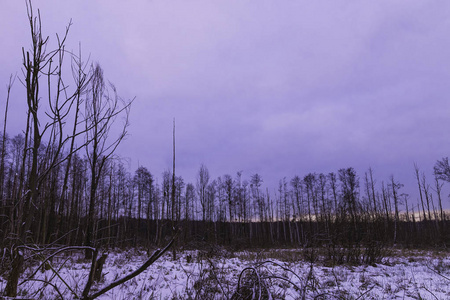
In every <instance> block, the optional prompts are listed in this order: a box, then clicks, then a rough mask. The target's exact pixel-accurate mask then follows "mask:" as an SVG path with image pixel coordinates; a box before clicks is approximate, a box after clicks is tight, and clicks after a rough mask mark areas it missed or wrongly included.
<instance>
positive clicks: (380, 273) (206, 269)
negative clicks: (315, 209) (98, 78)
mask: <svg viewBox="0 0 450 300" xmlns="http://www.w3.org/2000/svg"><path fill="white" fill-rule="evenodd" d="M82 257H83V255H82V254H81V253H71V254H70V255H68V256H61V257H57V258H56V257H55V259H54V260H53V261H52V268H53V270H52V268H47V269H49V270H46V271H38V272H37V273H36V275H35V276H34V277H33V278H34V279H33V280H28V281H26V282H24V283H23V284H21V285H19V289H18V291H19V295H18V296H20V297H23V298H32V299H58V298H60V296H59V295H58V294H59V293H60V294H61V295H62V296H63V297H64V299H73V298H75V295H78V296H80V295H81V293H82V291H83V288H84V286H85V283H86V281H87V277H88V275H89V268H90V262H89V261H86V260H84V259H82ZM147 259H148V255H147V253H146V252H145V251H143V250H135V249H132V250H128V251H111V252H110V253H109V254H108V258H107V260H106V263H105V266H104V269H103V276H102V279H101V281H100V282H99V283H96V284H95V285H94V286H93V287H92V290H93V291H94V290H98V289H100V288H102V287H103V286H105V285H107V284H108V283H110V282H113V281H115V280H117V279H119V278H121V277H123V276H125V275H127V274H129V273H130V272H132V271H133V270H136V269H137V268H138V267H139V266H140V265H141V264H142V263H143V262H144V261H145V260H147ZM36 267H37V265H34V266H28V268H27V269H26V270H25V272H24V273H23V274H22V280H21V281H23V279H24V278H27V277H28V276H30V275H31V274H32V272H34V271H35V270H36ZM2 275H3V276H2V277H1V278H0V290H3V289H4V288H5V286H6V280H5V277H6V274H2ZM21 281H20V282H21ZM43 281H48V282H51V283H52V285H53V286H52V285H47V286H46V287H45V288H43V287H44V283H43ZM238 285H239V289H238ZM252 295H253V296H255V299H258V297H259V295H261V299H302V297H305V299H449V298H450V258H449V256H448V252H438V251H419V250H414V251H412V250H411V251H410V250H392V251H390V252H389V254H387V255H386V256H384V258H382V259H381V262H380V263H376V264H372V265H352V264H342V265H334V266H333V265H331V264H330V263H329V261H327V260H326V259H325V257H322V256H321V254H319V253H318V251H314V250H312V251H311V249H309V250H292V249H277V250H261V251H240V252H230V251H228V250H224V249H218V248H212V249H207V250H204V251H200V250H195V251H187V250H186V251H182V252H178V253H177V257H176V259H175V260H173V256H172V253H169V252H167V253H166V254H165V255H164V256H163V257H161V258H160V259H159V260H158V261H156V262H155V263H154V264H153V265H151V266H150V267H149V268H148V269H147V270H146V271H144V272H143V273H141V274H140V275H139V276H137V277H135V278H133V279H131V280H130V281H128V282H126V283H125V284H122V285H120V286H118V287H116V288H115V289H113V290H110V291H109V292H108V293H106V294H104V295H102V296H101V297H100V298H98V299H117V300H119V299H252V298H251V297H252Z"/></svg>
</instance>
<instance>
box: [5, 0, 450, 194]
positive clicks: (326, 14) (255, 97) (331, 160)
mask: <svg viewBox="0 0 450 300" xmlns="http://www.w3.org/2000/svg"><path fill="white" fill-rule="evenodd" d="M0 3H1V10H0V37H1V39H2V47H1V49H2V50H1V54H2V55H0V64H1V66H2V67H1V69H0V82H3V84H0V95H1V97H0V99H1V100H0V101H1V107H0V113H1V114H2V115H3V112H4V99H5V98H6V84H7V82H8V78H9V75H10V74H11V73H16V72H18V75H20V74H21V73H20V67H21V55H22V53H21V47H22V46H25V47H28V46H29V45H30V38H29V28H28V26H27V19H26V9H25V2H24V1H17V0H0ZM34 6H35V7H39V8H40V9H41V15H42V20H43V29H44V32H45V33H46V34H47V35H50V37H51V38H52V39H53V38H54V36H55V35H54V34H55V33H56V32H58V33H60V34H61V33H62V32H63V31H64V28H65V26H66V25H67V23H68V21H69V20H70V19H72V21H73V26H72V28H71V32H70V35H69V43H68V45H69V47H70V48H72V49H75V50H77V49H78V43H79V42H81V45H82V49H83V53H84V56H85V57H86V58H87V57H88V55H90V57H91V60H92V61H98V62H99V63H100V64H101V66H102V67H103V69H104V72H105V76H106V77H107V78H108V79H109V80H110V81H111V82H113V83H114V84H115V85H116V87H117V89H118V91H119V94H120V95H121V96H122V97H123V98H127V99H128V98H133V97H135V96H136V100H135V102H134V103H133V106H132V111H131V116H130V121H131V127H130V129H129V132H130V136H129V137H128V139H127V140H126V141H125V142H124V144H123V145H122V146H121V147H120V149H119V152H120V153H121V154H122V155H123V156H126V157H129V158H130V161H131V171H133V170H134V168H136V167H137V164H138V163H139V164H141V165H144V166H146V167H147V168H148V169H149V170H150V171H151V172H152V173H153V174H155V175H156V176H158V177H160V175H161V173H162V172H163V171H164V170H165V169H169V168H170V166H171V151H172V149H171V147H172V144H171V139H172V120H173V118H176V124H177V127H176V128H177V172H178V174H179V175H182V176H183V177H184V178H185V179H186V180H187V181H190V182H194V180H195V176H196V173H197V171H198V169H199V166H200V164H201V163H204V164H205V165H206V166H207V167H208V168H209V170H210V173H211V175H212V176H213V177H217V176H221V175H223V174H226V173H229V174H231V175H233V176H234V174H235V172H236V171H240V170H242V171H243V172H244V177H246V178H249V177H250V175H252V174H253V173H255V172H258V173H259V174H260V175H261V176H262V177H263V179H264V181H265V184H266V186H268V187H269V188H270V189H276V188H277V183H278V180H279V179H282V178H283V177H284V176H286V177H287V178H288V179H289V178H290V177H292V176H293V175H296V174H297V175H300V176H304V175H306V174H307V173H309V172H326V173H328V172H331V171H337V170H338V169H339V168H344V167H351V166H352V167H354V168H355V169H356V170H357V171H358V174H359V175H360V176H361V177H362V176H363V175H364V172H365V171H366V170H367V169H368V168H369V167H372V168H373V170H374V173H375V177H376V178H377V180H378V183H380V182H381V180H385V181H387V180H388V179H389V176H390V175H391V174H393V175H394V176H395V177H396V178H397V179H398V180H399V181H400V182H402V183H404V184H405V192H408V193H410V194H411V197H412V200H415V199H416V198H417V193H416V191H415V190H414V187H415V186H414V174H413V163H414V162H416V163H418V165H419V167H421V169H423V170H424V171H426V172H427V174H428V175H429V176H430V179H431V170H432V167H433V165H434V163H435V161H436V160H437V159H440V158H442V157H443V156H448V155H449V153H450V138H449V133H448V128H450V101H449V97H450V18H449V15H450V2H426V1H419V0H417V1H287V0H286V1H206V0H204V1H194V0H192V1H181V0H180V1H162V0H155V1H143V0H134V1H106V0H103V1H85V0H82V1H34ZM23 96H24V94H23V89H22V87H21V86H20V84H18V83H16V85H15V86H14V90H13V94H12V100H13V102H12V103H11V113H12V114H15V115H16V116H17V117H14V120H12V121H11V123H10V124H8V126H9V130H8V132H10V133H14V134H15V133H19V132H20V130H21V129H22V128H23V124H24V123H25V119H24V117H25V113H24V110H23V103H24V99H23ZM21 103H22V104H21Z"/></svg>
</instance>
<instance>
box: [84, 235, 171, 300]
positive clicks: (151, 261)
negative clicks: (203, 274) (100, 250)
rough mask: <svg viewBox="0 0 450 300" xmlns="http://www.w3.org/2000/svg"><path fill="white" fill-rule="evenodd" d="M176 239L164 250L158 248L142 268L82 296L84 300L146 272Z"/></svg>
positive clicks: (89, 299) (88, 299) (97, 295)
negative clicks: (89, 294) (90, 293)
mask: <svg viewBox="0 0 450 300" xmlns="http://www.w3.org/2000/svg"><path fill="white" fill-rule="evenodd" d="M174 241H175V239H172V240H171V241H170V243H169V244H167V246H166V247H165V248H164V249H162V250H160V249H158V250H156V251H155V252H154V253H153V255H152V256H151V257H150V258H149V259H148V260H147V261H146V262H145V263H144V264H143V265H142V266H141V267H140V268H138V269H137V270H136V271H134V272H132V273H130V274H128V275H127V276H125V277H123V278H121V279H119V280H117V281H115V282H113V283H111V284H110V285H108V286H107V287H105V288H103V289H101V290H100V291H98V292H96V293H94V294H93V295H91V296H84V297H83V298H82V300H92V299H95V298H97V297H99V296H101V295H103V294H105V293H106V292H108V291H109V290H111V289H113V288H115V287H116V286H118V285H121V284H122V283H125V282H127V281H128V280H130V279H132V278H134V277H136V276H137V275H139V274H141V273H142V272H144V271H145V270H146V269H147V268H148V267H149V266H150V265H151V264H153V263H154V262H155V261H156V260H158V258H160V257H161V256H162V255H163V254H164V253H165V252H166V251H167V250H168V249H169V248H170V246H172V244H173V242H174Z"/></svg>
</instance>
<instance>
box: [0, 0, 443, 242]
mask: <svg viewBox="0 0 450 300" xmlns="http://www.w3.org/2000/svg"><path fill="white" fill-rule="evenodd" d="M28 18H29V23H30V29H31V47H30V49H28V50H25V49H24V50H23V62H22V63H23V67H22V73H21V77H20V78H15V77H11V80H10V82H9V84H8V94H7V95H5V97H6V101H5V102H3V103H4V107H3V108H2V109H4V116H2V117H3V124H2V125H3V128H2V130H1V131H0V132H2V133H3V134H1V135H0V142H1V145H0V154H1V157H0V158H1V159H0V205H1V206H0V247H1V248H7V247H11V246H12V245H27V244H39V245H42V244H44V245H45V244H51V243H55V244H59V245H83V246H89V247H106V248H107V247H126V246H145V247H149V246H151V245H164V244H166V243H167V241H168V240H170V239H171V238H172V237H173V236H175V235H176V236H177V239H176V245H177V246H178V247H197V246H198V245H201V244H202V243H212V244H218V245H227V246H232V247H275V246H277V247H279V246H286V247H316V246H327V247H330V249H334V248H333V247H346V248H347V249H353V248H357V247H371V248H370V249H375V248H376V247H378V245H381V246H383V247H384V246H390V245H401V246H405V247H423V246H427V247H429V246H431V247H446V246H448V243H449V241H450V239H449V237H450V236H449V233H448V226H449V221H448V217H447V216H446V213H445V211H444V209H443V204H442V202H443V198H445V199H446V198H447V197H446V196H444V195H442V186H443V184H444V182H449V181H450V166H449V163H448V159H446V158H444V159H442V160H439V161H437V163H436V165H435V174H434V175H435V177H434V178H433V179H432V180H431V182H430V181H427V179H426V178H425V176H424V174H423V173H421V172H420V170H419V168H418V167H417V166H416V169H415V174H416V179H417V191H418V194H419V195H420V202H419V204H418V205H417V204H413V203H409V202H408V197H407V196H406V195H405V194H403V193H402V184H401V183H400V182H398V181H396V180H395V178H394V177H391V178H390V179H389V180H388V181H386V182H381V184H376V180H375V179H374V178H373V172H372V170H371V169H369V170H368V171H367V172H366V173H364V174H362V175H358V174H356V172H355V170H354V169H353V168H351V167H350V168H344V169H340V170H337V171H336V172H335V173H329V174H317V173H310V174H307V175H305V176H303V177H300V176H295V177H293V178H289V179H287V178H283V179H281V180H280V182H279V186H278V187H277V192H275V193H271V192H269V191H268V190H264V189H263V188H262V183H263V178H262V177H261V176H260V175H258V174H253V175H251V176H250V177H249V178H244V177H243V176H242V173H240V172H237V173H236V174H225V175H223V176H220V177H218V178H211V177H210V175H209V171H208V169H207V167H206V166H205V165H201V166H200V168H199V170H198V173H197V178H196V182H194V183H188V182H185V181H184V180H183V178H182V177H180V176H176V173H175V171H176V165H175V156H174V164H173V168H172V170H171V171H166V172H164V173H163V174H162V177H161V178H159V179H157V177H156V176H155V174H152V173H151V172H150V170H148V169H147V168H146V167H145V166H140V167H139V168H138V169H137V170H134V171H130V170H128V169H127V168H126V167H125V166H124V164H123V163H122V162H121V160H120V159H119V158H118V157H117V156H116V155H115V152H116V149H117V147H119V146H120V143H121V142H123V140H124V137H125V136H126V135H127V131H128V129H129V123H128V115H129V111H130V108H131V105H132V102H133V100H124V99H122V98H120V97H119V95H118V93H117V91H116V89H115V87H114V86H113V85H112V84H109V83H107V80H106V79H105V78H104V75H103V71H102V68H101V66H100V65H99V64H96V63H90V62H85V61H83V59H82V56H81V54H80V53H79V54H76V53H73V52H69V51H67V50H66V48H65V43H66V39H67V37H68V33H69V31H70V24H69V26H68V27H67V28H66V31H65V33H64V34H63V35H62V36H61V35H60V36H57V38H56V39H55V40H52V45H56V46H55V47H54V48H52V47H51V45H50V44H49V38H48V37H47V36H45V35H43V33H42V30H41V20H40V17H39V15H37V16H36V15H35V14H33V10H32V9H31V2H30V7H29V10H28ZM67 75H68V76H67ZM17 81H19V82H20V83H19V84H21V85H22V86H23V88H24V91H25V93H26V97H23V98H19V100H18V101H24V102H26V107H27V111H26V114H24V116H26V118H24V120H22V121H23V124H24V127H23V132H22V133H20V134H17V135H15V136H9V135H8V134H7V133H8V121H9V120H10V119H11V116H8V107H9V105H10V98H11V97H12V96H11V88H12V86H13V85H14V83H15V82H17ZM15 98H16V97H15ZM15 122H17V120H15ZM174 147H175V145H174ZM174 153H175V152H174Z"/></svg>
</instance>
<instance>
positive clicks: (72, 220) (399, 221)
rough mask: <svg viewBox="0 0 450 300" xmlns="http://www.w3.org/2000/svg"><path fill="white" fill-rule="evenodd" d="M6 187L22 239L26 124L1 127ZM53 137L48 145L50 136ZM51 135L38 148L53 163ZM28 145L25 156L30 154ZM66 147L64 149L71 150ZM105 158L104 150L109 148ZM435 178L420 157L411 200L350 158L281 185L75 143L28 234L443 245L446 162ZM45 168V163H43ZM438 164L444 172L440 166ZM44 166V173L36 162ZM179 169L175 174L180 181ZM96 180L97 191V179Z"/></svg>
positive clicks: (79, 239)
mask: <svg viewBox="0 0 450 300" xmlns="http://www.w3.org/2000/svg"><path fill="white" fill-rule="evenodd" d="M1 138H2V141H4V146H5V147H4V148H2V152H1V154H2V157H3V158H4V159H2V167H3V169H4V172H3V173H2V178H1V181H0V188H1V194H0V197H1V204H2V205H1V211H0V220H1V224H2V225H1V232H0V234H1V236H0V239H1V241H2V243H3V245H2V246H6V244H8V243H10V242H11V241H14V243H17V240H16V239H20V238H21V237H20V230H21V225H22V224H21V222H22V220H23V219H24V216H26V215H27V213H28V212H27V211H26V209H27V208H26V207H25V202H24V201H23V200H24V197H25V195H26V194H27V193H29V187H28V185H27V182H29V176H30V174H29V172H30V170H31V168H32V166H31V165H30V162H31V158H30V157H29V155H30V154H28V153H30V151H28V150H27V147H28V146H26V145H27V141H26V138H25V136H24V135H23V134H19V135H16V136H14V137H11V138H8V137H7V136H6V135H3V136H2V137H1ZM50 146H51V145H50ZM50 146H49V145H48V144H41V146H40V148H39V152H38V158H39V161H40V162H41V163H42V164H46V163H49V162H48V161H47V160H48V153H49V152H51V149H48V148H49V147H50ZM24 154H25V156H24ZM67 155H68V153H67V151H66V150H63V151H61V154H60V156H62V157H66V156H67ZM102 159H103V158H102ZM440 163H441V165H440V166H441V169H439V164H437V165H436V166H437V167H436V177H435V178H434V180H433V183H432V184H430V183H429V182H428V181H427V180H426V177H425V175H424V174H421V173H420V171H419V169H418V168H417V167H416V178H417V185H418V192H419V194H420V202H419V203H418V204H416V203H411V201H408V200H409V197H408V195H406V194H403V193H402V184H401V183H399V182H398V181H396V180H395V178H394V177H393V176H392V177H390V178H389V180H388V181H387V182H381V184H377V182H376V181H375V180H374V176H373V171H372V170H371V169H369V170H368V171H367V172H366V173H364V174H363V176H362V178H360V176H358V174H356V171H355V170H354V169H353V168H347V169H340V170H338V171H337V172H336V173H334V172H332V173H329V174H322V173H320V174H317V173H309V174H307V175H305V176H303V177H299V176H295V177H293V178H291V179H286V178H283V179H281V180H280V182H279V186H278V189H277V191H272V192H271V191H269V190H268V189H263V188H262V184H263V178H262V177H261V176H260V175H259V174H253V175H251V176H250V177H249V178H245V177H244V176H243V174H242V172H237V173H236V174H234V175H233V176H232V175H229V174H225V175H223V176H220V177H218V178H211V177H210V175H209V171H208V169H207V167H206V166H204V165H201V166H200V168H199V170H198V173H197V178H196V182H195V183H186V182H185V181H184V180H183V178H182V177H180V176H175V177H174V176H173V174H172V173H171V172H170V171H165V172H164V173H163V174H162V176H161V178H157V177H156V176H154V175H153V174H152V173H151V172H150V171H149V170H148V169H147V168H146V167H143V166H141V167H139V168H138V169H137V170H135V171H134V172H133V173H131V172H130V171H129V170H128V169H127V167H125V165H124V164H123V163H122V162H121V160H120V159H117V158H114V159H113V158H112V157H110V158H109V159H105V162H104V166H103V167H102V169H101V171H99V172H97V173H95V174H94V175H95V177H93V176H94V175H93V172H92V168H91V162H90V157H89V156H88V155H86V154H84V155H82V153H81V152H75V153H73V155H72V158H71V160H70V161H69V160H65V161H63V162H62V163H60V164H57V165H55V166H54V167H53V168H52V169H51V171H50V172H49V173H48V175H46V176H45V177H44V178H45V179H44V180H42V181H41V182H40V183H39V189H38V195H37V197H36V198H35V199H33V203H32V205H33V207H34V209H35V211H36V212H35V213H34V214H33V218H32V226H31V227H30V228H29V230H28V232H27V234H26V240H22V241H21V242H22V243H25V242H33V243H37V244H49V243H52V242H55V241H58V243H61V244H67V245H69V244H70V245H75V244H76V245H85V244H86V243H87V238H86V235H87V232H88V228H89V223H90V222H91V221H93V222H92V237H90V238H89V241H91V242H92V245H96V246H135V245H144V246H147V245H149V244H160V243H164V242H165V241H166V240H167V238H168V237H170V236H171V235H172V234H173V232H174V230H173V228H172V226H176V227H177V230H178V231H179V237H178V240H179V241H180V242H179V245H192V246H194V245H195V243H198V242H212V243H218V244H224V245H243V246H249V247H252V246H277V245H285V246H301V247H305V246H313V245H323V244H330V243H332V244H336V245H341V244H343V243H345V244H352V245H353V244H360V243H366V242H374V241H376V242H380V243H383V244H388V245H394V244H399V245H404V246H444V245H445V243H446V241H448V234H447V231H446V228H447V226H448V220H447V216H446V214H445V210H444V209H443V204H442V193H441V191H442V184H443V181H442V180H441V179H443V177H442V174H444V173H443V172H441V173H439V170H441V171H444V172H445V170H443V169H442V166H446V163H447V165H448V162H446V161H445V160H443V161H440ZM41 170H42V171H45V169H44V168H43V169H41ZM439 174H441V175H439ZM38 176H42V174H41V173H40V172H38ZM173 178H175V181H173ZM93 185H95V186H96V187H95V191H94V192H93V191H92V186H93Z"/></svg>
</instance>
